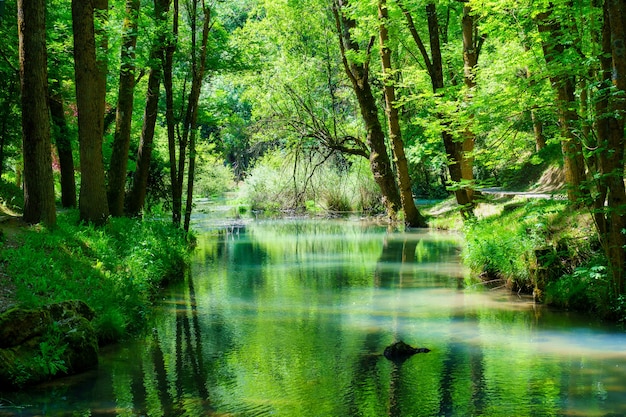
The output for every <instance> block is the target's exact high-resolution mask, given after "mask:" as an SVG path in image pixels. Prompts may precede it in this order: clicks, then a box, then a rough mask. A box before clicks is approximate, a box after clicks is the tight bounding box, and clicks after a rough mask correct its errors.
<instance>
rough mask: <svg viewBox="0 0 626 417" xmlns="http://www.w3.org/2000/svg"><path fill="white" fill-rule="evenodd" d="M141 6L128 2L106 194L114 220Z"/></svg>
mask: <svg viewBox="0 0 626 417" xmlns="http://www.w3.org/2000/svg"><path fill="white" fill-rule="evenodd" d="M140 4H141V2H140V1H139V0H126V15H125V17H124V24H123V28H122V48H121V53H120V59H121V68H120V84H119V92H118V96H117V113H116V116H115V135H114V139H113V153H112V154H111V162H110V164H109V182H108V190H107V191H108V194H107V195H108V202H109V210H110V211H111V215H113V216H122V215H123V214H124V191H125V185H126V169H127V168H128V150H129V147H130V134H131V122H132V115H133V101H134V97H135V94H134V93H135V49H136V46H137V24H138V20H139V8H140Z"/></svg>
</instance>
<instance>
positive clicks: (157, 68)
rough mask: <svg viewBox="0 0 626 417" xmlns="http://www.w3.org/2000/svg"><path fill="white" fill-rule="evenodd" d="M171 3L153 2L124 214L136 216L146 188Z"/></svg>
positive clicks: (142, 205)
mask: <svg viewBox="0 0 626 417" xmlns="http://www.w3.org/2000/svg"><path fill="white" fill-rule="evenodd" d="M170 3H171V0H154V15H155V19H156V25H157V38H156V39H155V40H154V41H153V44H152V48H151V52H150V72H149V74H148V92H147V93H146V107H145V110H144V115H143V127H142V129H141V138H140V141H139V149H138V150H137V168H136V169H135V175H134V176H133V185H132V188H131V191H130V195H129V197H128V214H130V215H132V216H136V215H139V214H140V213H141V211H142V210H143V208H144V204H145V200H146V192H147V186H148V173H149V169H150V159H151V157H152V146H153V141H154V129H155V125H156V120H157V114H158V104H159V89H160V86H161V74H162V57H163V53H164V51H165V48H166V46H167V41H166V31H167V28H166V26H167V25H166V23H167V13H168V11H169V8H170Z"/></svg>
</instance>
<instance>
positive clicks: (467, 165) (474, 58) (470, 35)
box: [461, 6, 481, 202]
mask: <svg viewBox="0 0 626 417" xmlns="http://www.w3.org/2000/svg"><path fill="white" fill-rule="evenodd" d="M461 26H462V32H463V74H464V76H463V81H464V83H465V87H466V88H467V93H466V96H465V101H467V102H469V101H471V99H472V95H473V92H474V89H475V87H476V78H475V74H474V73H475V71H476V67H477V66H478V55H479V52H480V46H481V39H479V37H478V36H477V28H476V24H475V22H474V16H473V15H472V8H471V6H463V19H462V22H461ZM472 119H473V116H471V115H470V118H469V121H468V125H467V126H466V127H465V130H464V131H463V142H462V144H461V153H462V155H461V178H462V180H463V181H465V182H467V184H468V185H467V186H465V192H466V194H467V198H468V199H469V200H470V202H471V201H473V197H474V190H473V188H472V185H471V184H472V183H473V181H474V156H473V152H474V143H475V142H476V135H475V134H474V132H473V131H472V127H471V123H472Z"/></svg>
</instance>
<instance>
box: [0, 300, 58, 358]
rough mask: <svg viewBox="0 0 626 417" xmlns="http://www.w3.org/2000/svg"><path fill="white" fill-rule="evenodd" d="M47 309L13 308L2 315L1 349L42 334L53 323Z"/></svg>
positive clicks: (0, 326) (0, 318) (0, 317)
mask: <svg viewBox="0 0 626 417" xmlns="http://www.w3.org/2000/svg"><path fill="white" fill-rule="evenodd" d="M51 322H52V321H51V319H50V313H49V312H47V311H45V310H23V309H21V308H12V309H10V310H8V311H5V312H4V313H3V314H1V315H0V349H6V348H10V347H13V346H18V345H20V344H22V343H24V342H25V341H26V340H28V339H30V338H33V337H36V336H41V335H42V334H43V333H44V332H45V331H46V329H48V327H50V323H51Z"/></svg>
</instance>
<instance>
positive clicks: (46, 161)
mask: <svg viewBox="0 0 626 417" xmlns="http://www.w3.org/2000/svg"><path fill="white" fill-rule="evenodd" d="M17 7H18V13H17V14H18V32H19V59H20V78H21V89H22V109H23V111H22V135H23V137H22V139H23V149H24V221H25V222H27V223H39V222H43V223H44V224H46V225H47V226H55V225H56V208H55V204H54V183H53V179H52V156H51V153H50V152H51V144H50V120H49V113H48V112H49V109H48V71H47V68H48V64H47V53H46V2H45V1H44V0H31V1H25V0H18V3H17Z"/></svg>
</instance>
